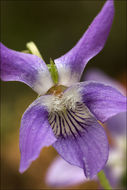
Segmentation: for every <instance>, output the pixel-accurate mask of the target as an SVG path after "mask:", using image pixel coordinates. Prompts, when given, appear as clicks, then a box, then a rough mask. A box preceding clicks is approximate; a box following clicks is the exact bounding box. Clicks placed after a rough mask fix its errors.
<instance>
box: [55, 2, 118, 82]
mask: <svg viewBox="0 0 127 190" xmlns="http://www.w3.org/2000/svg"><path fill="white" fill-rule="evenodd" d="M113 17H114V2H113V0H107V2H106V3H105V5H104V7H103V8H102V10H101V12H100V13H99V14H98V15H97V16H96V18H95V19H94V20H93V22H92V23H91V25H90V26H89V28H88V29H87V31H86V32H85V34H84V35H83V36H82V38H81V39H80V40H79V42H78V43H77V44H76V45H75V46H74V47H73V48H72V49H71V50H70V51H69V52H68V53H66V54H65V55H63V56H62V57H60V58H58V59H56V60H55V63H56V66H57V69H58V72H59V83H60V84H63V85H65V86H70V85H71V84H73V83H75V82H77V81H79V80H80V77H81V74H82V72H83V70H84V67H85V65H86V64H87V62H88V61H89V60H90V59H91V58H92V57H94V56H95V55H97V54H98V53H99V52H100V51H101V50H102V48H103V47H104V44H105V42H106V40H107V37H108V35H109V32H110V28H111V25H112V21H113ZM65 76H66V77H65Z"/></svg>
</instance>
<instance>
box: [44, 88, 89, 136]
mask: <svg viewBox="0 0 127 190" xmlns="http://www.w3.org/2000/svg"><path fill="white" fill-rule="evenodd" d="M48 95H49V96H48ZM44 105H45V106H46V107H47V108H48V111H49V116H48V121H49V123H50V125H51V127H52V129H53V132H54V134H55V136H56V137H57V138H58V137H63V138H66V137H67V136H73V137H74V138H75V137H76V136H77V135H81V134H80V132H82V131H86V130H87V129H86V128H87V127H88V126H89V125H90V123H91V121H92V120H91V113H90V112H89V110H88V108H87V107H86V106H85V105H84V103H82V100H81V96H80V93H79V92H78V91H77V89H75V88H73V87H72V88H70V89H67V88H66V87H65V86H54V87H52V88H51V89H50V90H49V91H48V92H47V99H45V102H44Z"/></svg>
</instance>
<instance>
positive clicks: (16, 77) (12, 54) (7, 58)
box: [0, 43, 53, 94]
mask: <svg viewBox="0 0 127 190" xmlns="http://www.w3.org/2000/svg"><path fill="white" fill-rule="evenodd" d="M0 53H1V72H0V73H1V74H0V75H1V79H2V80H3V81H20V82H24V83H25V84H27V85H28V86H30V87H31V88H33V90H35V91H36V92H37V93H38V94H44V93H45V92H47V90H48V89H49V88H50V87H51V86H53V82H52V79H51V76H50V73H49V71H48V68H47V66H46V64H45V63H44V62H43V60H42V59H41V58H39V57H37V56H35V55H31V54H26V53H21V52H18V51H14V50H11V49H8V48H7V47H5V46H4V45H3V44H2V43H0Z"/></svg>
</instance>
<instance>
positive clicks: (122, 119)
mask: <svg viewBox="0 0 127 190" xmlns="http://www.w3.org/2000/svg"><path fill="white" fill-rule="evenodd" d="M106 126H107V127H108V129H109V130H110V132H111V133H112V135H118V136H119V135H123V134H126V130H127V129H126V127H127V113H126V112H124V113H119V114H117V115H115V116H113V117H112V118H109V119H108V120H107V121H106Z"/></svg>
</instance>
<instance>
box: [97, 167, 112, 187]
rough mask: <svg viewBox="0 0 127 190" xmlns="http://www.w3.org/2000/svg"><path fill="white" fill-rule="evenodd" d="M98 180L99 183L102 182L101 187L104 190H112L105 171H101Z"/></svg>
mask: <svg viewBox="0 0 127 190" xmlns="http://www.w3.org/2000/svg"><path fill="white" fill-rule="evenodd" d="M98 179H99V181H100V184H101V186H102V187H103V188H104V189H106V190H108V189H109V190H112V187H111V185H110V183H109V181H108V179H107V177H106V175H105V173H104V171H103V170H101V171H100V172H99V173H98Z"/></svg>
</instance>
